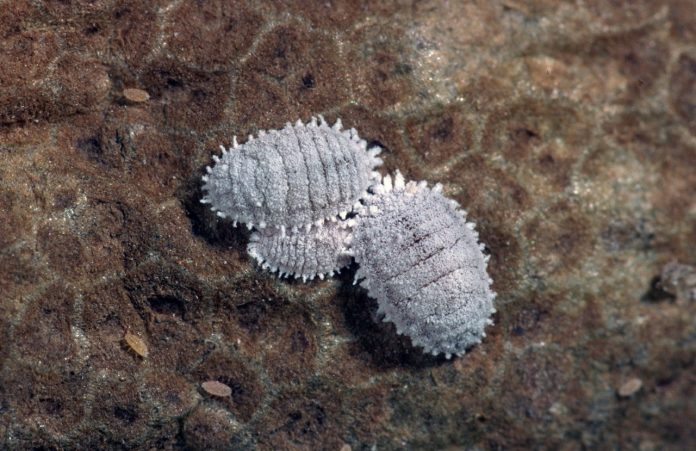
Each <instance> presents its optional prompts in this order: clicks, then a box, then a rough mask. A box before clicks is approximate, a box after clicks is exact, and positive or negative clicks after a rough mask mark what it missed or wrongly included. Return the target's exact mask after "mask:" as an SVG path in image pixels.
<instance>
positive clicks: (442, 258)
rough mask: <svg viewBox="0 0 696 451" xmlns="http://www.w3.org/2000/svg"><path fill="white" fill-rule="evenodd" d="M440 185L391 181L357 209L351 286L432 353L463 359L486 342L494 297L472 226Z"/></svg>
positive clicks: (482, 255)
mask: <svg viewBox="0 0 696 451" xmlns="http://www.w3.org/2000/svg"><path fill="white" fill-rule="evenodd" d="M441 189H442V187H441V185H436V186H435V187H434V188H432V189H430V188H428V187H427V184H426V183H425V182H420V183H416V182H408V183H404V179H403V177H402V176H401V174H400V173H398V172H397V174H396V177H395V181H394V185H393V186H392V180H391V178H390V177H389V176H387V177H385V179H384V181H383V184H382V185H379V186H378V187H376V188H375V190H374V191H375V193H374V195H372V196H370V197H368V198H367V199H366V200H365V201H364V204H365V205H364V206H363V207H362V208H361V209H359V220H358V223H357V225H356V227H355V231H354V236H353V242H352V246H353V252H354V255H355V260H356V261H357V262H358V264H359V265H360V269H359V270H358V272H357V273H356V281H357V280H360V279H362V282H361V285H362V286H364V287H365V288H367V290H368V291H369V295H370V296H371V297H373V298H375V299H377V301H378V303H379V312H380V313H382V314H384V316H385V318H384V320H385V321H392V322H394V324H395V325H396V329H397V332H398V333H403V334H406V335H408V336H409V337H411V340H412V342H413V344H414V345H418V346H422V347H423V348H424V350H425V352H430V353H432V354H434V355H437V354H440V353H444V354H445V355H446V356H447V357H448V358H449V357H450V356H451V355H452V354H463V353H464V351H465V350H466V349H467V348H469V347H470V346H472V345H474V344H476V343H480V342H481V339H482V338H483V337H485V332H484V328H485V327H486V326H487V325H489V324H492V321H491V320H490V319H489V317H490V316H491V314H492V313H494V312H495V309H494V308H493V298H494V297H495V295H494V293H493V292H492V291H491V289H490V284H491V282H492V281H491V279H490V278H489V277H488V274H487V273H486V265H487V261H488V257H487V256H486V255H484V254H483V252H482V251H483V245H482V244H480V243H479V242H478V234H477V233H476V231H474V225H473V223H469V222H467V221H466V212H464V211H463V210H459V209H458V208H457V207H458V205H457V203H456V202H455V201H453V200H450V199H447V198H446V197H445V196H443V195H442V194H441Z"/></svg>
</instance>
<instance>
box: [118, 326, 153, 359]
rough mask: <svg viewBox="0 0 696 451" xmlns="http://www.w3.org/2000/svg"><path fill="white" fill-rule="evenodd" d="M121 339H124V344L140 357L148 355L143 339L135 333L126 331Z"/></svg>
mask: <svg viewBox="0 0 696 451" xmlns="http://www.w3.org/2000/svg"><path fill="white" fill-rule="evenodd" d="M123 339H124V340H125V341H126V344H127V345H128V346H129V347H130V348H131V349H132V350H133V352H135V353H136V354H138V355H139V356H140V357H142V358H144V359H145V358H147V355H148V349H147V345H146V344H145V341H144V340H143V339H142V338H140V337H138V336H137V335H134V334H132V333H130V332H126V335H125V337H123Z"/></svg>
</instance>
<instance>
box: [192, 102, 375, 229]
mask: <svg viewBox="0 0 696 451" xmlns="http://www.w3.org/2000/svg"><path fill="white" fill-rule="evenodd" d="M380 150H381V149H379V148H371V149H369V150H368V149H367V143H366V142H365V141H364V140H362V139H360V137H359V136H358V134H357V132H356V131H355V129H350V130H341V121H340V120H337V121H336V123H335V124H334V125H333V126H329V125H328V124H327V123H326V121H325V120H324V118H322V117H321V116H320V117H319V121H317V119H316V118H312V120H311V121H310V122H309V123H307V124H303V123H302V122H301V121H297V123H296V124H295V125H291V124H290V123H288V124H287V125H286V127H285V128H283V129H281V130H272V131H268V132H260V133H259V136H258V137H257V138H253V137H251V136H250V137H249V140H248V141H247V142H246V143H244V144H242V145H239V144H237V140H236V138H235V139H234V141H233V148H232V149H229V150H228V149H225V148H224V147H223V148H222V157H217V156H214V157H213V159H214V160H215V163H216V164H215V165H214V166H213V167H212V168H210V167H208V168H207V171H208V174H207V175H205V176H204V177H203V181H204V185H203V189H204V190H206V191H207V194H206V195H205V196H204V197H203V199H201V202H203V203H207V204H210V205H211V208H212V209H213V210H214V211H216V212H217V214H218V216H221V217H223V218H226V217H229V218H231V219H232V220H233V221H234V223H235V224H236V223H237V222H241V223H246V224H247V226H248V227H249V229H251V228H252V227H257V228H259V229H263V228H266V227H267V226H269V227H274V228H276V229H280V230H282V231H283V232H284V231H285V229H290V230H297V229H299V228H305V229H306V230H309V229H310V228H311V226H312V225H319V226H320V225H322V224H323V223H324V221H325V220H331V221H334V220H336V219H337V218H338V217H340V218H345V216H346V214H347V213H349V212H350V211H352V209H353V206H354V205H355V204H356V203H357V202H358V201H359V200H360V199H361V198H362V197H364V196H365V195H366V192H367V189H368V188H369V187H370V186H371V185H373V184H374V183H375V182H377V181H378V180H379V174H378V173H377V172H376V171H375V168H376V167H377V166H379V165H380V164H381V163H382V160H380V159H379V158H378V157H377V155H378V154H379V152H380Z"/></svg>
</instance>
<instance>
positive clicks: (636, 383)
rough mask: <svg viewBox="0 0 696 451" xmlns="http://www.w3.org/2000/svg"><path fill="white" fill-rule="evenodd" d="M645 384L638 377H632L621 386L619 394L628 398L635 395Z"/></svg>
mask: <svg viewBox="0 0 696 451" xmlns="http://www.w3.org/2000/svg"><path fill="white" fill-rule="evenodd" d="M642 386H643V381H642V380H640V379H638V378H637V377H634V378H631V379H629V380H628V381H626V382H624V384H623V385H622V386H621V387H619V396H621V397H622V398H628V397H630V396H633V395H634V394H635V393H636V392H637V391H638V390H640V388H641V387H642Z"/></svg>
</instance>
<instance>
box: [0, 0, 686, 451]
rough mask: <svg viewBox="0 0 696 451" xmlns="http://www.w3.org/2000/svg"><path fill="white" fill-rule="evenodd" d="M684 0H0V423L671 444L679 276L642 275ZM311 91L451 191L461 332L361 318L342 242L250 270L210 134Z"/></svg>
mask: <svg viewBox="0 0 696 451" xmlns="http://www.w3.org/2000/svg"><path fill="white" fill-rule="evenodd" d="M310 5H311V6H310ZM695 18H696V5H695V4H694V2H692V1H687V0H638V1H630V2H629V1H618V2H617V1H609V0H592V1H589V0H588V1H563V2H558V1H546V0H535V1H518V0H500V1H496V0H493V1H474V2H470V1H466V2H464V1H447V2H445V1H441V2H435V1H420V2H408V1H396V0H394V1H389V0H387V1H380V2H372V1H369V2H368V1H355V2H347V1H328V2H324V1H322V2H306V1H293V0H288V1H282V2H256V3H254V2H250V3H246V2H230V1H227V0H224V1H222V0H219V1H218V0H211V1H206V2H194V1H188V0H184V1H172V2H169V1H157V0H155V1H152V2H137V1H129V0H96V1H86V0H78V1H72V2H65V1H52V0H51V1H48V0H46V1H40V0H14V1H1V2H0V61H2V64H0V211H1V212H2V215H3V216H2V220H1V221H0V448H10V449H31V448H35V449H72V448H75V447H78V446H79V447H83V448H91V449H97V448H107V449H121V448H137V449H150V448H164V449H167V448H169V449H187V448H188V449H208V448H224V447H231V448H235V449H254V448H256V449H261V450H270V449H328V450H338V449H340V448H341V447H343V446H344V445H346V444H347V445H350V446H351V447H352V449H353V450H359V449H371V448H372V447H373V446H376V447H377V448H378V449H403V448H411V449H433V448H447V447H452V448H453V449H460V448H468V447H475V448H477V449H512V448H522V447H525V448H529V447H531V448H537V449H559V448H560V449H565V450H574V449H596V448H605V449H606V448H610V449H619V448H620V449H642V450H651V449H655V450H657V449H660V450H662V449H667V450H669V449H689V448H691V449H693V448H694V447H696V432H695V431H696V429H694V427H693V424H694V423H696V401H695V400H696V304H694V303H677V302H675V299H674V298H673V297H672V296H670V295H669V294H668V293H666V292H664V291H662V290H660V288H659V287H660V284H659V280H658V277H659V275H660V272H661V269H662V267H663V266H664V265H665V264H666V263H668V262H670V261H678V262H680V263H682V264H687V265H692V266H693V265H694V264H696V255H695V253H694V249H695V244H696V197H694V192H696V170H695V167H696V100H695V97H694V96H695V93H696V20H695ZM125 89H141V90H144V91H146V92H147V93H148V94H149V99H148V100H146V101H142V102H132V101H129V100H128V98H127V95H125V94H124V90H125ZM316 114H323V115H324V116H325V117H326V118H327V120H329V121H331V122H333V121H334V120H335V119H336V118H337V117H340V118H342V119H343V122H344V124H345V126H346V127H355V128H356V129H358V130H359V132H360V135H361V137H363V138H365V139H366V140H367V141H368V142H369V143H370V144H375V145H379V146H381V147H383V148H384V149H385V150H384V152H383V153H382V155H381V157H382V158H383V159H384V167H383V168H382V171H385V172H386V171H390V172H391V171H393V170H394V169H395V168H397V167H398V168H400V169H401V170H402V171H403V172H404V173H405V175H406V176H407V177H408V178H409V179H415V180H421V179H428V180H430V181H431V182H433V183H434V182H442V183H443V184H444V185H445V193H446V194H447V195H448V196H450V197H453V198H454V199H456V200H457V201H458V202H460V203H461V204H462V206H463V207H464V208H466V209H467V210H468V212H469V217H470V218H471V219H472V220H474V221H476V222H477V224H478V227H477V229H478V230H479V231H480V234H481V240H482V242H484V243H486V244H487V246H488V252H490V255H491V261H490V263H489V270H490V274H491V276H492V278H493V280H494V284H493V289H494V290H495V291H496V292H497V293H498V298H497V305H498V310H499V311H498V313H497V314H496V315H494V319H495V321H496V324H495V325H494V326H492V327H491V328H490V333H489V334H488V337H487V338H486V340H485V342H484V343H482V344H481V345H479V346H477V347H475V348H474V349H472V351H471V352H470V353H469V354H467V355H466V356H465V357H463V358H459V359H455V360H454V361H446V360H444V358H440V359H435V358H431V357H428V356H426V355H423V354H422V353H421V351H420V350H419V349H415V348H412V347H411V346H410V345H409V343H408V339H407V338H404V337H399V336H397V335H396V334H395V331H394V327H393V325H392V324H387V323H375V322H374V321H373V319H374V317H375V311H376V303H375V302H374V301H373V300H371V299H369V298H368V297H367V295H366V294H365V292H364V291H362V290H361V289H359V288H355V287H351V286H350V282H351V279H352V274H351V273H350V272H348V274H344V275H343V276H342V277H339V278H338V279H333V280H329V281H323V282H318V281H317V282H314V283H309V284H299V283H293V282H287V281H285V280H278V279H277V278H276V277H275V276H273V275H272V274H269V273H265V272H261V271H258V270H256V269H255V268H254V265H253V263H252V262H251V261H250V259H249V258H248V257H247V255H246V250H245V246H246V242H247V240H248V233H247V232H244V231H240V230H239V229H232V228H231V227H230V224H229V223H227V222H225V221H218V220H216V218H215V217H214V216H213V213H212V212H210V211H209V210H207V209H206V208H205V206H203V205H201V204H199V203H198V200H199V199H200V198H201V194H202V193H201V187H200V182H199V181H200V178H201V175H202V174H203V171H204V167H205V166H206V165H208V164H210V163H211V159H210V158H211V155H212V154H213V153H215V152H217V148H218V145H219V144H221V143H222V144H224V145H226V146H229V145H230V144H231V138H232V135H235V134H236V135H241V136H246V135H248V134H250V133H256V132H257V131H258V130H260V129H273V128H279V127H282V126H283V125H284V124H285V123H286V122H287V121H288V120H291V121H293V120H296V119H298V118H302V119H303V120H305V121H306V120H308V119H309V118H310V117H311V116H312V115H316ZM126 332H130V333H132V334H134V335H137V336H138V337H140V338H142V340H143V342H144V343H145V345H146V346H147V348H148V356H147V358H142V357H139V356H138V355H136V354H134V353H133V352H132V350H130V349H129V348H128V347H127V346H125V345H124V340H123V339H124V336H125V333H126ZM634 378H637V379H639V380H640V381H641V387H640V389H639V390H637V391H635V392H632V394H631V395H630V396H619V393H618V390H619V388H620V387H622V386H624V385H625V384H626V383H627V381H631V380H633V379H634ZM209 380H216V381H219V382H221V383H224V384H225V385H227V386H228V387H230V389H231V392H232V393H231V395H230V396H229V397H227V398H219V397H213V396H211V395H209V394H208V393H206V392H205V391H204V390H202V389H201V383H202V382H204V381H209Z"/></svg>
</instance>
